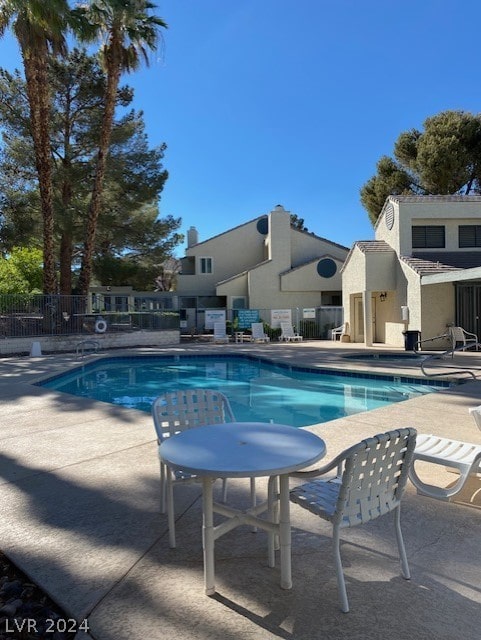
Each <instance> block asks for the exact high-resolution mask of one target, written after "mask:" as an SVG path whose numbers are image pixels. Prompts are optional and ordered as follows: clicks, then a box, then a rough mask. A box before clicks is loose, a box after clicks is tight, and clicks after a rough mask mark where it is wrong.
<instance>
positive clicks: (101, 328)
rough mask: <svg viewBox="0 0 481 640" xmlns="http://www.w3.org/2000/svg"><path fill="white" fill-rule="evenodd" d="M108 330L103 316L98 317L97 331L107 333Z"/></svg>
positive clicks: (96, 322)
mask: <svg viewBox="0 0 481 640" xmlns="http://www.w3.org/2000/svg"><path fill="white" fill-rule="evenodd" d="M106 331H107V323H106V322H105V320H104V319H103V318H97V320H96V321H95V333H105V332H106Z"/></svg>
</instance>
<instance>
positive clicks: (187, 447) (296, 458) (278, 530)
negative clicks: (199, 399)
mask: <svg viewBox="0 0 481 640" xmlns="http://www.w3.org/2000/svg"><path fill="white" fill-rule="evenodd" d="M160 454H161V457H162V459H163V461H164V462H165V463H166V464H167V465H169V466H170V467H172V468H173V469H182V470H183V471H187V472H189V473H193V474H195V475H196V476H199V477H201V478H202V486H203V547H204V581H205V592H206V594H207V595H212V594H214V593H215V573H214V542H215V540H216V539H217V538H219V537H220V536H222V535H223V534H225V533H227V532H228V531H230V530H231V529H234V528H235V527H238V526H239V525H241V524H251V525H254V526H257V527H259V528H261V529H264V530H266V531H267V532H268V534H269V535H268V563H269V566H270V567H273V566H274V539H275V536H279V543H280V559H281V587H282V588H283V589H290V588H291V587H292V577H291V526H290V515H289V473H292V472H293V471H299V470H300V469H303V468H305V467H308V466H310V465H311V464H313V463H314V462H317V461H318V460H320V459H321V458H323V457H324V455H325V454H326V445H325V442H324V440H322V439H321V438H319V437H318V436H316V435H315V434H313V433H311V432H310V431H306V430H304V429H297V428H294V427H290V426H287V425H282V424H272V423H264V422H232V423H223V424H215V425H207V426H203V427H199V428H197V429H189V430H187V431H183V432H181V433H179V434H177V435H175V436H173V437H171V438H168V439H167V440H165V441H164V442H163V443H162V444H161V446H160ZM170 476H171V474H168V477H169V478H170ZM261 476H269V478H270V480H269V492H270V493H271V495H273V493H274V489H273V487H275V486H276V484H277V483H276V482H275V480H276V478H277V477H279V503H280V504H279V522H276V520H277V518H275V517H274V514H273V510H272V504H273V501H272V500H271V501H270V502H271V508H270V509H269V508H268V507H269V501H268V502H264V503H262V504H259V505H257V506H255V507H251V508H250V509H247V510H246V511H240V510H238V509H234V508H232V507H230V506H227V505H225V504H218V503H215V502H214V499H213V491H212V485H213V483H214V481H215V479H216V478H256V477H261ZM171 489H172V487H171V486H170V487H169V488H168V490H169V491H171ZM264 511H269V513H268V519H264V518H259V517H258V516H259V514H261V513H263V512H264ZM214 512H215V513H220V514H222V515H223V516H226V517H227V518H228V520H225V521H223V522H221V523H220V524H218V525H216V526H214V521H213V514H214Z"/></svg>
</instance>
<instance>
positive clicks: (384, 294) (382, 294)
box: [379, 291, 387, 302]
mask: <svg viewBox="0 0 481 640" xmlns="http://www.w3.org/2000/svg"><path fill="white" fill-rule="evenodd" d="M386 299H387V293H386V291H383V292H382V293H381V294H380V296H379V300H380V301H381V302H384V300H386Z"/></svg>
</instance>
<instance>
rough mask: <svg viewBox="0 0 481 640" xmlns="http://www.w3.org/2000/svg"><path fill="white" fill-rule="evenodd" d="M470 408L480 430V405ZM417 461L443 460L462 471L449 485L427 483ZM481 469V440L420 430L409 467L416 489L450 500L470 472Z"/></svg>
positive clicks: (458, 490) (434, 462) (447, 465)
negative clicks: (463, 438)
mask: <svg viewBox="0 0 481 640" xmlns="http://www.w3.org/2000/svg"><path fill="white" fill-rule="evenodd" d="M469 412H470V413H471V415H472V416H473V418H474V421H475V423H476V425H477V427H478V429H480V430H481V406H479V407H474V408H473V409H470V410H469ZM417 461H422V462H431V463H433V464H440V465H443V466H444V467H448V468H450V469H455V470H456V471H458V473H459V478H458V479H457V480H456V482H455V483H454V484H453V485H452V486H451V487H447V488H443V487H439V486H435V485H432V484H427V483H426V482H423V481H422V480H421V478H420V477H419V474H418V472H417V470H416V468H415V463H416V462H417ZM476 473H481V444H471V443H469V442H462V441H460V440H451V438H440V437H439V436H434V435H427V434H423V433H421V434H419V435H418V438H417V443H416V449H415V451H414V456H413V463H412V465H411V469H410V470H409V479H410V480H411V482H412V483H413V485H414V486H415V487H416V491H417V492H418V493H419V494H421V495H425V496H429V497H430V498H437V499H438V500H449V498H452V497H453V496H455V495H456V494H457V493H459V492H460V491H462V489H463V487H464V485H465V484H466V482H467V480H468V478H469V476H470V475H474V474H476Z"/></svg>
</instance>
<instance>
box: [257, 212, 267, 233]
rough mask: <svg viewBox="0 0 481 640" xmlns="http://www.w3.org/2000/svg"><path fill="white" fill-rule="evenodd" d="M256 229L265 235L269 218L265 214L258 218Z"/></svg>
mask: <svg viewBox="0 0 481 640" xmlns="http://www.w3.org/2000/svg"><path fill="white" fill-rule="evenodd" d="M257 231H258V232H259V233H260V234H261V235H263V236H266V235H267V233H268V231H269V219H268V217H267V216H264V217H262V218H259V220H258V221H257Z"/></svg>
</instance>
